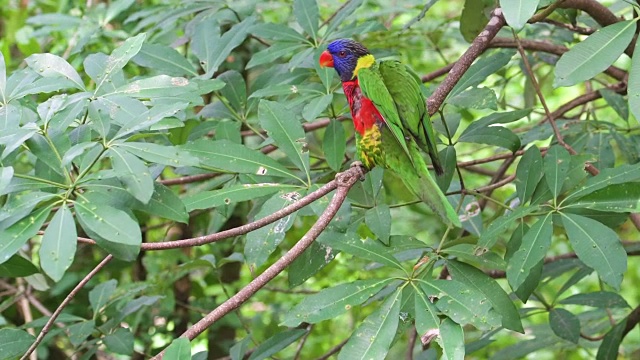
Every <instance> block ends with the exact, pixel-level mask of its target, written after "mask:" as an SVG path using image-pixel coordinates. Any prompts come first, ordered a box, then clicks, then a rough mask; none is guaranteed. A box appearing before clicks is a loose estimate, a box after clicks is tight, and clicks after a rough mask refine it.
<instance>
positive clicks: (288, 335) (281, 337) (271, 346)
mask: <svg viewBox="0 0 640 360" xmlns="http://www.w3.org/2000/svg"><path fill="white" fill-rule="evenodd" d="M306 333H307V330H305V329H292V330H287V331H283V332H281V333H278V334H275V335H273V336H272V337H270V338H269V339H267V340H266V341H265V342H263V343H262V344H260V345H258V347H256V348H255V350H254V351H253V353H251V356H249V360H263V359H266V358H269V357H271V356H273V355H275V354H277V353H278V352H279V351H280V350H282V349H284V348H286V347H287V346H289V345H291V344H293V342H295V341H296V340H298V339H300V338H301V337H302V336H303V335H304V334H306Z"/></svg>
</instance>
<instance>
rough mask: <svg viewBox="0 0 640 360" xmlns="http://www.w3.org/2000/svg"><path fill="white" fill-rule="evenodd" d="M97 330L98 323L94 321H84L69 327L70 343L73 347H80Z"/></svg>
mask: <svg viewBox="0 0 640 360" xmlns="http://www.w3.org/2000/svg"><path fill="white" fill-rule="evenodd" d="M95 329H96V322H95V321H94V320H84V321H80V322H77V323H75V324H73V325H70V326H69V327H67V329H66V330H67V332H68V333H69V341H70V342H71V344H72V345H73V346H80V344H83V343H84V342H85V341H87V338H88V337H89V335H91V333H92V332H93V331H94V330H95Z"/></svg>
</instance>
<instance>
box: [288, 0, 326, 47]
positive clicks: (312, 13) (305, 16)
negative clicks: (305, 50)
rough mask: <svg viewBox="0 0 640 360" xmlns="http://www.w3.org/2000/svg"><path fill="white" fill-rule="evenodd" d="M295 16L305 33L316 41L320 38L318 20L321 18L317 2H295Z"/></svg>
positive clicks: (311, 0)
mask: <svg viewBox="0 0 640 360" xmlns="http://www.w3.org/2000/svg"><path fill="white" fill-rule="evenodd" d="M293 15H294V16H295V17H296V21H297V22H298V24H300V26H301V27H302V28H303V29H304V31H305V32H306V33H307V34H309V35H310V36H311V38H312V39H314V40H315V39H316V38H317V37H318V20H319V18H320V15H319V11H318V3H317V2H316V0H294V1H293Z"/></svg>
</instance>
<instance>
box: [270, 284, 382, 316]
mask: <svg viewBox="0 0 640 360" xmlns="http://www.w3.org/2000/svg"><path fill="white" fill-rule="evenodd" d="M391 281H392V279H369V280H357V281H354V282H350V283H345V284H340V285H336V286H334V287H331V288H328V289H324V290H322V291H320V292H319V293H317V294H313V295H309V296H306V297H305V298H304V299H303V300H302V302H300V303H299V304H298V305H296V306H295V307H294V308H293V309H291V310H290V311H289V312H287V313H286V315H285V317H284V320H282V323H281V324H280V325H282V326H290V327H293V326H298V325H300V323H302V322H307V323H310V324H315V323H318V322H320V321H323V320H327V319H332V318H335V317H337V316H339V315H341V314H344V313H345V312H346V311H349V310H350V309H352V308H353V307H354V306H357V305H360V304H362V303H363V302H365V301H366V300H367V299H369V298H371V297H372V296H373V295H375V294H377V293H378V292H379V291H380V290H382V288H384V287H385V286H387V285H389V283H391Z"/></svg>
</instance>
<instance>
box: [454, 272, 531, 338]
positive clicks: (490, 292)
mask: <svg viewBox="0 0 640 360" xmlns="http://www.w3.org/2000/svg"><path fill="white" fill-rule="evenodd" d="M447 269H449V271H450V272H451V275H452V276H453V278H454V280H457V281H460V282H462V283H464V284H466V285H467V286H468V287H470V288H472V289H475V290H477V291H479V292H481V293H482V294H484V296H486V297H487V299H488V300H489V301H490V302H491V305H492V306H493V309H494V310H495V311H496V312H498V314H500V316H501V317H502V326H503V327H504V328H506V329H510V330H513V331H517V332H520V333H524V329H523V328H522V323H521V321H520V314H519V313H518V309H516V307H515V305H514V304H513V301H511V299H510V298H509V295H507V293H506V292H505V291H504V290H503V289H502V287H501V286H500V285H499V284H498V283H497V282H496V281H495V280H494V279H492V278H491V277H489V276H488V275H486V274H485V273H484V272H482V271H481V270H478V269H476V268H474V267H473V266H470V265H467V264H465V263H463V262H459V261H456V260H447Z"/></svg>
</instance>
